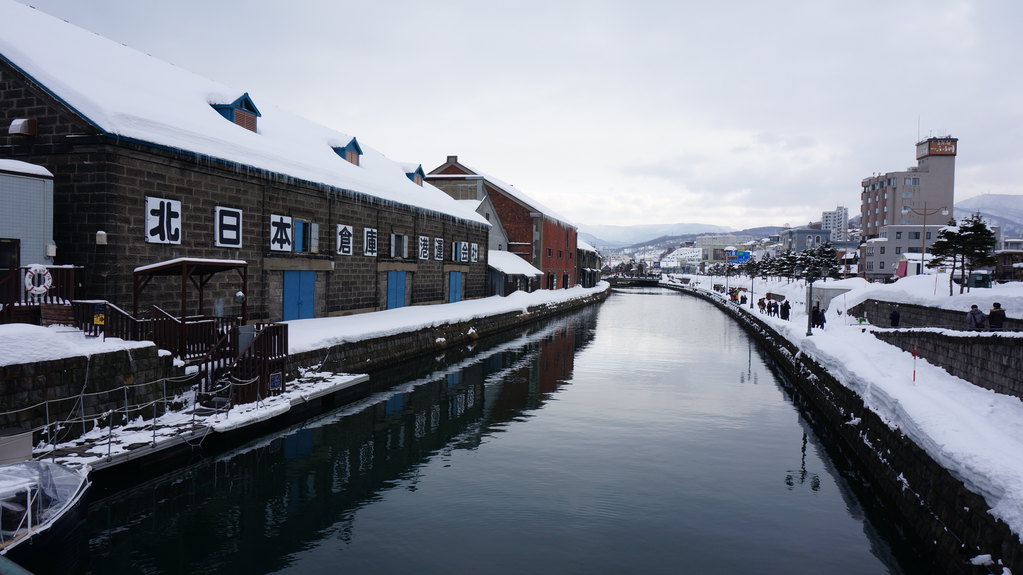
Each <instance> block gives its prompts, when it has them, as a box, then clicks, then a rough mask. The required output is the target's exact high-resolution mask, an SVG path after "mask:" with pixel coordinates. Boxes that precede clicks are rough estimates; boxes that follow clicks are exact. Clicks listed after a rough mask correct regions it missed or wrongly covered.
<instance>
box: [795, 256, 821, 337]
mask: <svg viewBox="0 0 1023 575" xmlns="http://www.w3.org/2000/svg"><path fill="white" fill-rule="evenodd" d="M805 272H806V285H807V286H808V287H809V289H808V291H807V294H806V335H808V336H809V335H813V330H812V329H811V328H812V327H813V282H815V281H817V274H816V272H815V270H814V268H813V267H807V268H806V270H805ZM797 273H798V270H797Z"/></svg>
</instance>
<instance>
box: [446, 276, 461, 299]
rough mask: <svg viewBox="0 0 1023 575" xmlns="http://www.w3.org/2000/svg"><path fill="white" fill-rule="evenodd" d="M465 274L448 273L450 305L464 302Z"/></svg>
mask: <svg viewBox="0 0 1023 575" xmlns="http://www.w3.org/2000/svg"><path fill="white" fill-rule="evenodd" d="M462 275H463V272H448V303H455V302H456V301H462Z"/></svg>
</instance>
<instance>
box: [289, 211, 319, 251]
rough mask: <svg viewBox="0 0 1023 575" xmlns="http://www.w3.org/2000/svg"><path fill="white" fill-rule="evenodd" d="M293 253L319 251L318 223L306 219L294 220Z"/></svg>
mask: <svg viewBox="0 0 1023 575" xmlns="http://www.w3.org/2000/svg"><path fill="white" fill-rule="evenodd" d="M294 226H295V253H310V254H317V253H320V224H317V223H314V222H310V221H307V220H300V219H297V218H296V219H295V220H294Z"/></svg>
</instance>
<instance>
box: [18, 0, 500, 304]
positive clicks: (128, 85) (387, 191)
mask: <svg viewBox="0 0 1023 575" xmlns="http://www.w3.org/2000/svg"><path fill="white" fill-rule="evenodd" d="M0 20H3V21H4V22H5V29H6V30H7V32H5V33H4V34H3V35H2V36H0V158H8V159H15V160H21V161H24V162H29V163H32V164H36V165H39V166H43V167H45V168H46V169H47V170H49V172H51V173H52V174H53V198H54V228H53V238H54V241H55V244H56V254H57V255H56V262H55V263H58V264H60V263H69V264H76V265H82V266H85V277H84V284H85V285H84V287H85V293H86V294H87V295H88V297H91V298H97V299H106V300H109V301H111V302H113V303H115V304H117V305H119V306H120V307H123V308H125V309H128V307H129V306H130V305H131V303H132V298H133V295H134V294H133V276H134V271H135V269H136V268H138V267H143V266H151V265H153V264H157V263H160V262H166V261H169V260H174V259H177V258H203V259H214V260H225V261H227V262H232V263H236V264H237V263H239V262H242V265H245V266H246V267H247V277H248V284H247V292H248V293H246V294H238V293H237V292H238V285H239V283H238V281H237V278H236V277H235V275H234V274H218V275H216V276H212V277H211V278H212V279H211V278H203V279H202V280H197V282H198V281H209V283H208V284H206V285H204V286H203V287H204V291H205V294H206V296H205V304H206V305H205V309H201V310H199V309H196V310H195V313H197V314H200V313H205V314H212V315H237V313H238V310H239V305H240V304H239V303H238V302H239V301H240V300H241V298H242V296H244V297H245V298H246V300H247V306H248V312H249V318H250V319H251V320H255V321H276V320H282V319H284V320H287V319H297V318H305V317H318V316H329V315H343V314H349V313H357V312H364V311H374V310H379V309H384V308H392V307H400V306H404V305H418V304H430V303H440V302H448V301H458V300H460V299H464V298H476V297H482V296H483V295H484V294H485V290H486V278H487V262H486V254H487V236H488V233H489V230H490V225H489V224H488V223H487V221H486V220H485V219H484V218H483V217H482V216H480V215H478V214H476V213H475V212H473V211H472V210H471V209H467V208H465V207H464V206H462V205H460V204H459V203H458V202H456V201H454V200H453V199H451V198H450V197H449V196H447V195H446V194H444V193H443V192H441V191H440V190H438V189H436V188H435V187H433V186H431V185H429V184H425V183H423V171H422V168H421V167H420V166H418V165H413V166H412V167H411V168H410V167H408V166H407V165H403V164H399V163H396V162H393V161H391V160H389V159H387V158H386V157H384V156H383V155H382V154H381V153H379V152H377V151H375V150H372V149H370V148H369V147H366V146H364V145H362V143H361V142H359V141H358V140H357V139H356V138H355V137H353V136H352V135H349V134H343V133H340V132H337V131H335V130H333V129H330V128H327V127H325V126H322V125H319V124H316V123H315V122H312V121H309V120H307V119H304V118H302V117H300V116H298V115H295V114H292V113H289V112H287V111H285V110H282V109H280V108H276V107H274V106H272V105H270V103H268V102H265V101H263V100H261V99H260V98H259V95H258V94H255V93H253V94H251V95H250V94H249V93H246V92H244V91H242V90H236V89H233V88H230V87H227V86H224V85H222V84H219V83H216V82H212V81H209V80H206V79H204V78H201V77H198V76H196V75H194V74H191V73H189V72H187V71H184V70H182V69H180V68H177V67H175V66H173V65H170V64H167V63H165V62H162V61H159V60H157V59H155V58H152V57H150V56H147V55H145V54H142V53H139V52H136V51H134V50H132V49H129V48H127V47H125V46H122V45H120V44H117V43H115V42H112V41H109V40H107V39H104V38H102V37H99V36H97V35H95V34H93V33H91V32H88V31H85V30H82V29H80V28H77V27H75V26H72V25H70V24H68V23H66V22H63V21H61V20H58V19H56V18H52V17H50V16H48V15H46V14H44V13H42V12H39V11H37V10H35V9H33V8H30V7H27V6H24V5H22V4H18V3H16V2H13V1H10V0H0ZM3 236H4V230H0V238H2V237H3ZM26 263H30V262H22V264H26ZM161 280H162V278H157V279H154V281H153V282H152V284H153V285H151V286H149V287H147V289H146V290H145V291H144V292H142V295H141V297H142V298H143V301H141V306H140V307H142V308H143V309H145V308H148V306H149V304H156V305H167V304H168V300H169V301H170V302H174V301H176V298H177V297H178V294H179V293H180V292H181V291H182V290H183V289H184V288H182V286H181V285H180V283H178V282H176V281H167V280H162V281H161ZM157 284H159V285H157ZM196 291H197V290H194V289H191V288H189V290H188V293H189V295H188V296H187V297H188V298H191V299H190V305H192V304H194V305H195V306H198V305H199V302H198V299H197V296H196V295H195V292H196ZM170 309H171V310H175V308H170ZM190 313H191V312H190Z"/></svg>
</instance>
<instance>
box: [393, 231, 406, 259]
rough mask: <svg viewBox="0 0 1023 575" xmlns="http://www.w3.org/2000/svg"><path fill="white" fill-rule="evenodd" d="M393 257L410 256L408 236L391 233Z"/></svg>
mask: <svg viewBox="0 0 1023 575" xmlns="http://www.w3.org/2000/svg"><path fill="white" fill-rule="evenodd" d="M391 257H392V258H403V259H404V258H408V236H406V235H402V234H391Z"/></svg>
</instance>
